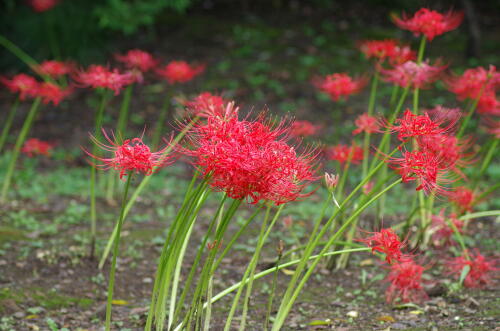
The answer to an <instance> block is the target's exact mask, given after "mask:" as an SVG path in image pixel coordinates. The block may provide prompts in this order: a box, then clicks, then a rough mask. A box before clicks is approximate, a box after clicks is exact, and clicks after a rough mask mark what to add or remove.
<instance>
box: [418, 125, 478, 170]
mask: <svg viewBox="0 0 500 331" xmlns="http://www.w3.org/2000/svg"><path fill="white" fill-rule="evenodd" d="M417 144H418V147H419V149H420V150H423V151H428V152H430V153H432V154H434V155H435V156H436V158H437V159H438V160H439V162H440V164H439V167H440V168H442V169H447V168H449V169H450V170H452V171H454V172H455V173H457V174H458V175H459V176H460V177H462V178H465V175H464V174H463V173H462V171H461V170H460V168H463V167H466V166H467V165H469V164H470V163H471V161H470V160H468V159H470V157H471V156H472V153H467V150H468V149H469V147H470V141H469V140H459V139H458V138H456V137H455V136H452V135H446V134H436V135H427V136H420V137H418V139H417Z"/></svg>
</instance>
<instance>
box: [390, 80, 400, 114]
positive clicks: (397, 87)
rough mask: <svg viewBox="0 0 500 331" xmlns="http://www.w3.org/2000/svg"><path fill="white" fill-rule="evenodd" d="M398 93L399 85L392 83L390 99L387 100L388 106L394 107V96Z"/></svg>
mask: <svg viewBox="0 0 500 331" xmlns="http://www.w3.org/2000/svg"><path fill="white" fill-rule="evenodd" d="M398 93H399V85H394V86H393V87H392V92H391V99H390V100H389V108H392V107H394V103H395V102H396V97H397V96H398Z"/></svg>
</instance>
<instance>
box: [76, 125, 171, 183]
mask: <svg viewBox="0 0 500 331" xmlns="http://www.w3.org/2000/svg"><path fill="white" fill-rule="evenodd" d="M102 132H103V134H104V138H105V139H106V140H107V141H108V143H109V145H106V144H104V143H102V142H100V141H98V140H97V139H96V138H95V137H94V136H92V135H90V139H91V140H92V142H93V143H94V144H96V145H97V146H99V147H100V148H101V149H102V150H104V151H106V152H111V153H113V156H112V157H109V158H105V157H98V156H95V155H92V154H91V153H89V152H88V151H86V150H84V151H85V153H87V154H88V155H89V156H90V157H92V158H94V159H95V160H97V161H99V162H101V163H100V164H96V165H95V166H96V167H99V168H102V169H104V170H107V169H110V168H113V169H115V170H117V171H119V173H120V179H123V178H124V177H125V176H127V175H128V174H129V173H132V172H135V173H141V174H143V175H145V176H149V175H151V174H152V173H153V172H154V171H155V170H157V169H158V167H163V166H167V165H169V164H171V163H172V160H171V159H172V157H171V156H170V155H165V150H166V149H167V147H165V148H163V149H161V150H159V151H157V152H151V150H150V148H149V146H148V145H146V144H144V143H143V141H142V137H140V138H133V139H127V140H125V141H123V143H121V144H119V143H117V142H116V138H115V136H114V135H112V136H111V137H110V136H109V135H108V134H107V133H106V131H105V130H104V129H103V130H102Z"/></svg>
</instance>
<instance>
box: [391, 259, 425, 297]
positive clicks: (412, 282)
mask: <svg viewBox="0 0 500 331" xmlns="http://www.w3.org/2000/svg"><path fill="white" fill-rule="evenodd" d="M424 271H425V268H424V267H423V266H421V265H419V264H417V263H416V262H415V261H413V260H408V261H404V262H400V263H395V264H393V265H391V271H390V272H389V274H388V275H387V277H386V281H387V282H390V283H391V284H390V285H389V287H388V288H387V290H386V292H385V298H386V300H387V302H393V301H394V300H396V299H397V298H400V299H401V301H403V302H410V301H413V302H420V301H423V300H425V299H426V298H427V294H426V293H425V291H424V289H423V287H422V274H423V272H424Z"/></svg>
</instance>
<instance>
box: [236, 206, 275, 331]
mask: <svg viewBox="0 0 500 331" xmlns="http://www.w3.org/2000/svg"><path fill="white" fill-rule="evenodd" d="M284 206H285V205H284V204H283V205H281V206H280V207H279V208H278V211H276V214H275V215H274V218H273V219H272V221H271V224H269V227H268V229H267V231H266V232H265V233H264V236H262V233H263V231H264V229H265V228H266V226H267V222H266V221H264V222H263V224H262V230H261V235H259V241H258V243H257V247H256V248H255V254H254V259H253V261H252V263H251V264H252V265H251V267H250V277H249V278H250V280H249V282H248V284H247V292H246V294H245V298H244V300H243V313H242V316H241V322H240V331H244V330H245V326H246V318H247V313H248V302H249V300H250V295H251V294H252V286H253V281H254V279H255V268H256V267H257V263H258V262H259V257H260V252H261V250H262V246H263V245H264V243H265V241H266V239H267V237H268V236H269V233H271V230H272V229H273V227H274V224H275V223H276V220H277V219H278V218H279V216H280V214H281V211H282V210H283V207H284Z"/></svg>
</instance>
